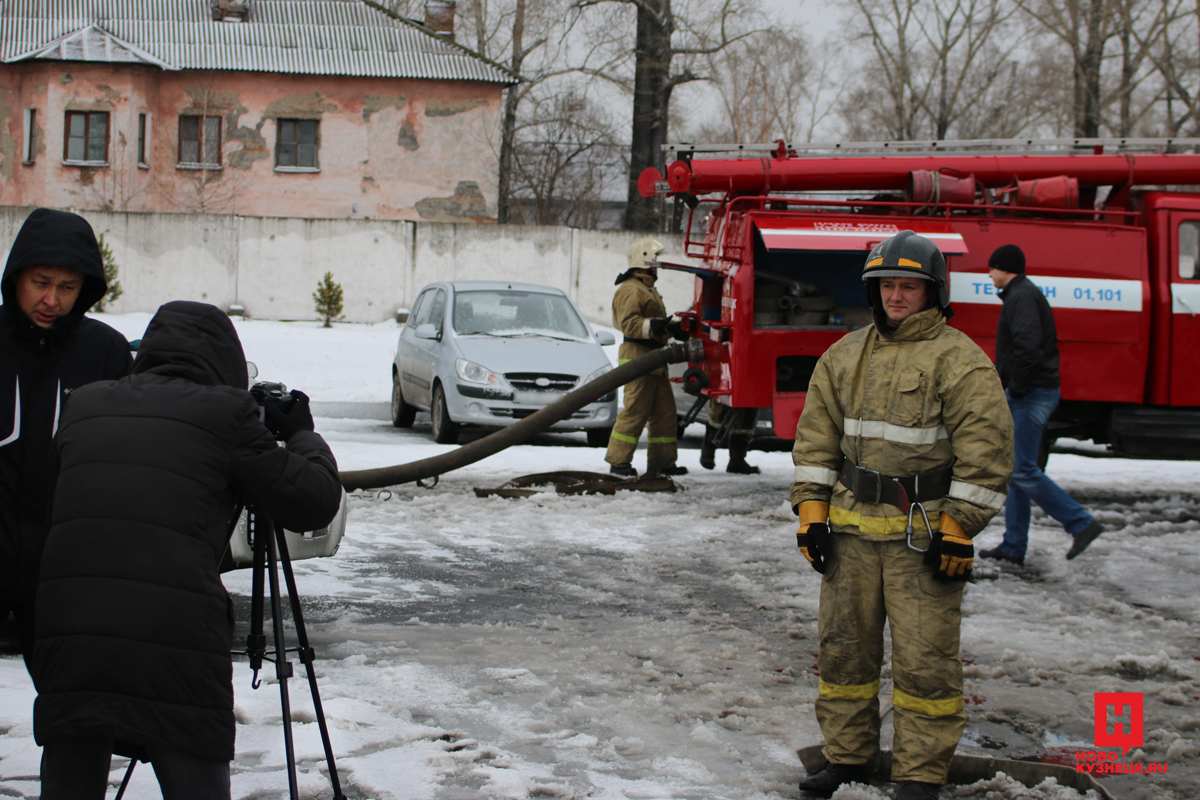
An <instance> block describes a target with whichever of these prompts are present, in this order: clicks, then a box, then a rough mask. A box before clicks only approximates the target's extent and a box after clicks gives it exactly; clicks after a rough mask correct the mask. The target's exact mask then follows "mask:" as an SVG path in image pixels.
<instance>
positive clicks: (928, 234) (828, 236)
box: [754, 218, 968, 256]
mask: <svg viewBox="0 0 1200 800" xmlns="http://www.w3.org/2000/svg"><path fill="white" fill-rule="evenodd" d="M754 224H755V226H757V228H758V233H759V236H761V237H762V241H763V245H764V246H765V247H766V248H767V250H768V252H775V251H779V250H861V251H863V252H866V251H868V250H870V249H871V248H872V247H874V246H875V245H877V244H879V243H880V242H882V241H883V240H884V239H887V238H889V237H891V236H895V235H896V234H897V233H899V232H900V231H902V230H911V231H913V232H915V233H919V234H920V235H922V236H924V237H925V238H927V239H929V240H930V241H932V242H933V243H934V244H936V245H937V246H938V249H940V250H941V251H942V253H943V254H945V255H948V256H957V255H963V254H965V253H967V252H968V251H967V243H966V242H965V241H964V240H963V237H962V235H961V234H958V233H956V232H955V231H954V230H953V229H952V228H951V227H950V225H949V224H948V223H945V222H925V221H919V220H906V221H905V222H904V223H903V224H900V223H895V222H867V221H861V222H860V221H855V220H845V221H834V220H828V221H826V220H790V219H770V218H767V219H756V220H754Z"/></svg>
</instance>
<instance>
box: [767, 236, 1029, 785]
mask: <svg viewBox="0 0 1200 800" xmlns="http://www.w3.org/2000/svg"><path fill="white" fill-rule="evenodd" d="M863 280H864V281H866V285H867V298H868V300H869V302H870V305H871V308H872V311H873V316H874V324H873V325H870V326H867V327H866V328H862V329H860V330H858V331H855V332H853V333H850V334H848V335H847V336H845V337H844V338H842V339H841V340H840V341H838V342H837V343H836V344H834V345H833V347H831V348H829V351H828V352H826V353H825V355H824V356H822V357H821V359H820V361H819V362H818V363H817V366H816V369H815V370H814V372H813V376H812V380H811V383H810V384H809V387H808V395H807V398H806V400H805V405H804V412H803V413H802V414H801V416H800V422H799V424H798V425H797V428H796V444H795V448H794V449H793V451H792V460H793V461H794V462H795V465H796V476H795V482H794V483H793V484H792V488H791V503H792V508H793V509H794V510H795V511H796V512H797V513H798V515H799V517H800V529H799V533H798V535H797V540H798V544H799V546H800V552H801V553H802V554H803V555H804V557H805V558H807V559H808V561H809V563H810V564H811V565H812V566H813V568H814V569H816V570H817V572H820V573H822V578H821V600H820V612H819V621H818V629H819V636H820V653H819V656H818V657H819V669H820V675H821V678H820V690H819V691H820V696H819V697H818V699H817V703H816V712H817V722H818V723H819V724H820V726H821V732H822V733H823V734H824V737H825V749H824V756H825V759H826V764H825V765H824V766H822V767H821V769H819V770H818V771H816V772H814V773H813V774H812V775H809V776H808V777H807V778H806V779H805V780H803V781H802V782H801V783H800V788H801V789H802V790H804V791H805V792H807V793H809V794H812V795H817V796H821V797H829V796H830V795H832V794H833V793H834V791H836V789H837V788H838V786H840V785H842V784H844V783H848V782H851V781H857V782H862V783H865V782H867V779H868V777H869V774H870V771H871V767H872V766H873V764H874V763H875V760H876V756H877V755H878V753H879V732H880V716H879V689H880V668H881V666H882V664H883V655H884V654H883V625H884V622H885V620H886V621H887V623H888V625H889V627H890V629H891V636H892V709H893V712H894V716H893V720H894V723H893V724H894V728H895V735H894V739H893V742H894V745H893V752H892V774H891V778H892V780H894V781H897V782H898V783H899V784H900V786H899V788H898V791H897V794H896V800H925V799H926V798H935V797H937V793H938V789H939V787H940V786H941V785H942V784H943V783H944V782H945V780H946V775H947V771H948V769H949V766H950V760H951V758H953V756H954V750H955V747H956V746H957V744H958V740H959V737H960V736H961V735H962V731H963V726H964V724H965V722H966V714H965V713H964V711H963V682H962V662H961V660H960V656H959V625H960V622H961V619H962V614H961V605H962V594H963V587H964V581H966V580H967V579H968V578H969V577H970V575H971V565H972V562H973V559H974V546H973V545H972V543H971V537H973V536H974V535H975V534H976V533H978V532H979V531H980V530H981V529H982V528H983V527H984V525H986V524H987V522H988V520H990V519H991V518H992V516H993V515H995V513H996V512H997V511H999V510H1000V509H1001V508H1002V507H1003V506H1004V497H1005V492H1006V491H1007V490H1008V476H1009V473H1010V472H1011V470H1012V459H1013V426H1012V417H1011V416H1010V415H1009V413H1008V407H1007V405H1006V403H1005V401H1004V391H1003V389H1001V387H1000V379H999V377H998V376H997V375H996V370H995V368H994V367H993V366H992V362H991V361H990V360H989V359H988V357H987V356H986V355H985V354H984V353H983V351H982V350H980V349H979V347H978V346H977V345H976V344H975V343H974V342H972V341H971V340H970V339H969V338H967V336H966V335H965V334H963V333H961V332H959V331H957V330H955V329H953V328H950V327H949V326H947V325H946V321H947V320H948V319H949V317H950V316H951V315H952V314H953V312H952V311H951V310H950V306H949V297H950V295H949V286H948V283H947V276H946V261H945V258H944V257H943V256H942V254H941V252H940V251H939V250H938V249H937V247H936V246H935V245H934V244H933V243H932V242H931V241H929V240H928V239H925V238H924V237H921V236H918V235H916V234H914V233H913V232H912V231H902V232H901V233H899V234H898V235H896V236H893V237H892V238H890V239H887V240H885V241H883V242H881V243H880V244H878V245H877V246H876V247H875V248H874V249H873V250H872V251H871V254H870V255H869V256H867V263H866V266H865V268H864V271H863ZM931 528H932V538H931V532H930V529H931Z"/></svg>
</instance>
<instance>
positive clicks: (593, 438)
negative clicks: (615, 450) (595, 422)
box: [587, 428, 612, 447]
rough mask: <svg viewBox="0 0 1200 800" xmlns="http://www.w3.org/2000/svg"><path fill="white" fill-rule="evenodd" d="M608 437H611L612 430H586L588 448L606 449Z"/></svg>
mask: <svg viewBox="0 0 1200 800" xmlns="http://www.w3.org/2000/svg"><path fill="white" fill-rule="evenodd" d="M610 436H612V428H588V430H587V440H588V446H589V447H608V438H609V437H610Z"/></svg>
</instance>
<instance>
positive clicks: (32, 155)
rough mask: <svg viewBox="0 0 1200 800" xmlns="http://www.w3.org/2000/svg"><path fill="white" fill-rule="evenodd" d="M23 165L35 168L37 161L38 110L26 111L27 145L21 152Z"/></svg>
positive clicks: (28, 109) (29, 109)
mask: <svg viewBox="0 0 1200 800" xmlns="http://www.w3.org/2000/svg"><path fill="white" fill-rule="evenodd" d="M21 156H22V158H21V164H23V165H24V166H26V167H31V166H33V164H34V162H36V161H37V109H36V108H27V109H25V145H24V147H23V148H22V150H21Z"/></svg>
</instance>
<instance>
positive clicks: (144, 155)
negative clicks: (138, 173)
mask: <svg viewBox="0 0 1200 800" xmlns="http://www.w3.org/2000/svg"><path fill="white" fill-rule="evenodd" d="M137 135H138V139H137V165H138V168H139V169H150V115H149V114H148V113H146V112H142V113H140V114H138V131H137Z"/></svg>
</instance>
